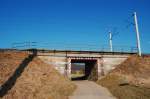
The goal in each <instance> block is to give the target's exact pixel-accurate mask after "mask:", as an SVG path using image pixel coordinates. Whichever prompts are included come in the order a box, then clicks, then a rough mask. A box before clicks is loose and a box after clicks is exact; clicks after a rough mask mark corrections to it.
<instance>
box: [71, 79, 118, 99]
mask: <svg viewBox="0 0 150 99" xmlns="http://www.w3.org/2000/svg"><path fill="white" fill-rule="evenodd" d="M74 83H75V84H76V85H77V89H76V90H75V92H74V93H73V95H72V96H69V99H116V98H115V97H113V96H112V95H111V93H110V92H109V91H108V90H107V89H106V88H104V87H102V86H100V85H98V84H96V83H95V82H92V81H87V80H85V81H74Z"/></svg>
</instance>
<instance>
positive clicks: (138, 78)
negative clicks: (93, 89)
mask: <svg viewBox="0 0 150 99" xmlns="http://www.w3.org/2000/svg"><path fill="white" fill-rule="evenodd" d="M97 83H98V84H100V85H102V86H104V87H107V88H108V89H109V90H110V92H111V93H112V94H113V95H114V96H116V97H117V98H118V99H150V57H149V56H144V57H138V56H136V55H134V56H131V57H130V58H128V59H127V60H126V61H124V62H123V63H121V64H120V65H118V66H117V68H116V69H114V70H112V71H111V72H110V73H109V74H108V75H106V76H105V77H104V78H102V79H100V80H98V81H97Z"/></svg>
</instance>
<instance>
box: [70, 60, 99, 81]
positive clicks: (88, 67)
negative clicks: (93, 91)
mask: <svg viewBox="0 0 150 99" xmlns="http://www.w3.org/2000/svg"><path fill="white" fill-rule="evenodd" d="M97 68H98V67H97V60H90V59H72V60H71V79H72V80H92V81H96V80H97V79H98V71H97Z"/></svg>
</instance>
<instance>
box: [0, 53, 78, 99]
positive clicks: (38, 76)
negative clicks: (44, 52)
mask: <svg viewBox="0 0 150 99" xmlns="http://www.w3.org/2000/svg"><path fill="white" fill-rule="evenodd" d="M4 54H5V55H4ZM6 56H7V57H6ZM20 56H22V58H20ZM27 56H28V55H26V53H18V52H17V53H16V52H9V53H1V58H2V60H0V61H1V62H0V63H1V64H0V67H1V68H3V69H1V70H0V74H1V75H0V77H2V78H9V77H10V76H11V75H12V74H13V72H14V71H15V69H16V68H17V66H18V65H19V64H20V63H21V62H22V61H21V60H23V59H24V57H27ZM16 57H17V59H16ZM20 59H21V60H20ZM14 64H15V65H14ZM9 68H11V69H9ZM3 74H5V75H3ZM0 81H1V85H2V84H3V83H5V81H7V79H1V80H0ZM75 88H76V86H75V85H74V84H73V83H72V82H71V81H70V80H68V79H67V78H65V77H64V76H62V75H61V74H59V73H58V72H57V71H56V70H55V69H54V68H53V66H51V65H48V64H45V63H44V62H43V61H41V60H40V59H39V58H37V57H35V58H34V59H33V60H32V61H31V62H30V63H29V64H28V65H27V66H26V68H25V69H24V71H23V72H22V74H21V76H20V77H19V78H17V80H16V82H15V84H14V86H13V87H12V88H11V89H10V90H9V91H8V92H7V94H6V95H4V96H3V97H1V98H2V99H68V96H69V95H70V94H72V92H73V91H74V90H75Z"/></svg>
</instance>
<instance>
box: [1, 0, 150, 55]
mask: <svg viewBox="0 0 150 99" xmlns="http://www.w3.org/2000/svg"><path fill="white" fill-rule="evenodd" d="M134 11H136V12H137V15H138V21H139V31H140V35H141V45H142V51H143V52H145V53H150V28H149V26H150V21H149V18H150V1H149V0H0V48H9V47H11V43H13V42H24V41H36V42H49V43H51V44H52V43H53V44H56V43H59V44H61V45H65V44H66V43H67V44H68V43H69V44H70V45H72V46H73V45H75V44H81V45H82V44H87V45H88V44H94V45H95V46H101V45H103V44H105V45H109V41H108V38H109V35H108V30H112V31H113V29H114V28H117V32H119V34H118V35H116V36H114V38H113V44H114V45H127V46H136V38H135V36H136V35H135V28H134V26H132V25H130V26H129V28H126V26H127V25H128V24H129V23H131V22H133V17H132V13H133V12H134ZM126 20H128V21H129V22H126Z"/></svg>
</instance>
